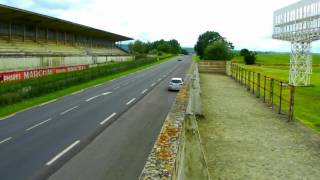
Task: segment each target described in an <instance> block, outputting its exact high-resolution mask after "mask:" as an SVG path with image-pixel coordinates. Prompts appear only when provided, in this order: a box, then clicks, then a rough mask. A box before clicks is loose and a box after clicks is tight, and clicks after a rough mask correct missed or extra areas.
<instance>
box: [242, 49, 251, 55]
mask: <svg viewBox="0 0 320 180" xmlns="http://www.w3.org/2000/svg"><path fill="white" fill-rule="evenodd" d="M249 54H250V51H249V50H248V49H241V51H240V55H241V56H247V55H249Z"/></svg>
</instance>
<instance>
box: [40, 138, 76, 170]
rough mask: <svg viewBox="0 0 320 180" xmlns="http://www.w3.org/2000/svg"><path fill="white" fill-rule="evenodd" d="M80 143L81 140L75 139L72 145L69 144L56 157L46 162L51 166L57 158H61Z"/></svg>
mask: <svg viewBox="0 0 320 180" xmlns="http://www.w3.org/2000/svg"><path fill="white" fill-rule="evenodd" d="M79 143H80V140H77V141H75V142H74V143H72V144H71V145H70V146H68V147H67V148H66V149H64V150H63V151H61V152H60V153H59V154H58V155H56V156H55V157H53V158H52V159H51V160H50V161H48V162H47V163H46V165H47V166H50V165H51V164H52V163H54V162H55V161H56V160H58V159H59V158H61V157H62V156H63V155H64V154H66V153H67V152H68V151H70V150H71V149H72V148H74V147H75V146H76V145H77V144H79Z"/></svg>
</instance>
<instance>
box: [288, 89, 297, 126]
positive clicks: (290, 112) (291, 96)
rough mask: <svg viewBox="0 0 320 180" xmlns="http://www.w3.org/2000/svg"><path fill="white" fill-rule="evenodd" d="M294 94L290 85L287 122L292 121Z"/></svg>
mask: <svg viewBox="0 0 320 180" xmlns="http://www.w3.org/2000/svg"><path fill="white" fill-rule="evenodd" d="M294 94H295V86H294V85H290V102H289V119H288V121H289V122H290V121H292V120H293V108H294Z"/></svg>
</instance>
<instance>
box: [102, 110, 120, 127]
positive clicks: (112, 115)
mask: <svg viewBox="0 0 320 180" xmlns="http://www.w3.org/2000/svg"><path fill="white" fill-rule="evenodd" d="M115 115H117V113H112V114H111V115H110V116H109V117H107V118H106V119H105V120H103V121H101V122H100V125H103V124H105V123H106V122H108V121H109V120H110V119H111V118H113V117H114V116H115Z"/></svg>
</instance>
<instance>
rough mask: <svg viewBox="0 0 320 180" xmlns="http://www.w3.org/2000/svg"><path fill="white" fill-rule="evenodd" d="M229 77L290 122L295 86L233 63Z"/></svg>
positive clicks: (292, 112) (292, 113)
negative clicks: (286, 116) (286, 117)
mask: <svg viewBox="0 0 320 180" xmlns="http://www.w3.org/2000/svg"><path fill="white" fill-rule="evenodd" d="M231 77H232V78H233V79H234V80H236V81H237V82H239V83H240V84H241V85H244V86H245V87H246V89H247V91H248V92H250V93H252V94H253V95H255V96H256V97H257V98H261V99H262V100H263V102H264V103H268V104H269V105H270V107H272V109H274V110H277V112H278V113H279V114H287V115H288V121H292V119H293V117H294V95H295V86H293V85H290V84H289V83H288V82H286V81H282V80H278V79H275V78H273V77H270V76H267V75H265V74H262V73H259V72H255V71H251V70H248V69H246V68H243V67H241V66H240V65H239V64H234V63H233V64H231Z"/></svg>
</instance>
